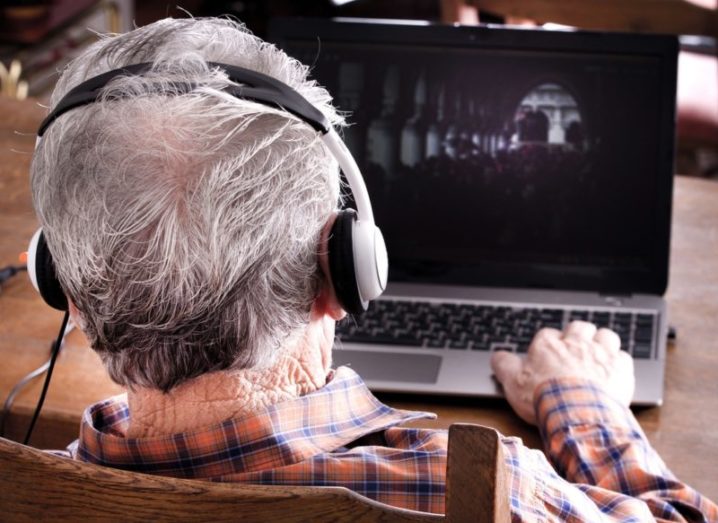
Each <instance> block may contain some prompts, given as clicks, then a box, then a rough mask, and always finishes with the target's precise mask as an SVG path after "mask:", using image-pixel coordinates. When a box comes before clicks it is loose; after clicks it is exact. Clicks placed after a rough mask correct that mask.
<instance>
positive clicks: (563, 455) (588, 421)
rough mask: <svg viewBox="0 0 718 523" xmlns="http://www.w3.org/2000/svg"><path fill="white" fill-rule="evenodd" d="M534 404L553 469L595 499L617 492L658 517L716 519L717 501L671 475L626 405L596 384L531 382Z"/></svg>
mask: <svg viewBox="0 0 718 523" xmlns="http://www.w3.org/2000/svg"><path fill="white" fill-rule="evenodd" d="M534 407H535V409H536V419H537V420H538V425H539V429H540V430H541V436H542V438H543V441H544V444H545V446H546V453H547V455H548V457H549V459H550V460H551V462H552V463H553V465H554V466H555V468H556V470H557V471H558V472H559V473H560V474H561V475H562V476H563V477H564V478H566V479H567V480H568V481H570V482H572V483H576V484H583V485H584V486H585V487H584V488H583V489H582V490H584V492H586V494H588V495H589V496H590V497H593V498H594V501H596V502H597V504H600V499H597V498H601V497H602V496H603V495H604V494H605V493H608V492H618V493H621V494H625V495H627V496H631V497H633V498H637V499H640V500H642V501H643V502H645V504H646V505H647V506H648V508H649V509H650V511H651V513H652V514H653V516H654V517H655V518H657V519H660V520H666V521H708V522H718V506H716V504H715V503H713V502H711V501H710V500H709V499H707V498H706V497H704V496H703V495H701V494H700V493H699V492H697V491H696V490H695V489H693V488H691V487H690V486H688V485H686V484H685V483H683V482H681V481H680V480H679V479H678V478H676V477H675V475H674V474H673V473H672V472H671V471H670V470H669V469H668V467H667V466H666V464H665V463H664V462H663V460H662V459H661V458H660V456H659V455H658V453H657V452H656V451H655V450H654V449H653V447H651V445H650V443H649V442H648V439H647V438H646V435H645V434H644V433H643V430H641V427H640V426H639V424H638V422H637V420H636V418H635V417H634V416H633V414H632V413H631V411H630V410H629V409H628V408H626V407H625V406H623V405H621V404H620V403H619V402H618V401H617V400H616V399H614V398H613V397H612V396H611V395H610V394H608V393H607V392H606V391H605V390H603V389H602V388H601V387H599V386H597V385H595V384H594V383H592V382H590V381H588V380H585V379H580V378H562V379H558V380H549V381H547V382H545V383H543V384H541V385H540V386H539V387H537V389H536V391H535V394H534Z"/></svg>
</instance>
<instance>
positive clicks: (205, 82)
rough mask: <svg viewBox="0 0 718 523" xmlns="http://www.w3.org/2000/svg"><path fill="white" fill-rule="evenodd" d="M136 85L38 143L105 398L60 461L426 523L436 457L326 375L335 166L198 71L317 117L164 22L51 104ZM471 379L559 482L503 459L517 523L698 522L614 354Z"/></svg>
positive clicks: (390, 417) (308, 85) (77, 72)
mask: <svg viewBox="0 0 718 523" xmlns="http://www.w3.org/2000/svg"><path fill="white" fill-rule="evenodd" d="M141 62H151V63H152V64H153V65H152V68H151V69H150V70H149V71H146V72H145V73H142V74H133V75H129V74H128V75H124V76H121V77H118V78H116V79H114V80H113V81H112V82H111V83H110V84H109V85H108V86H107V87H106V88H105V91H104V93H103V95H102V97H101V99H100V100H98V101H97V102H96V103H92V104H89V105H87V106H83V107H78V108H75V109H72V110H71V111H69V112H67V114H64V115H62V116H60V117H59V118H58V119H57V120H56V121H54V122H53V123H52V125H51V126H50V127H49V128H48V130H47V132H46V133H45V135H44V137H43V139H42V141H41V142H40V144H39V146H38V149H37V151H36V154H35V158H34V162H33V167H32V187H33V196H34V201H35V206H36V208H37V211H38V215H39V216H40V220H41V222H42V227H43V230H44V234H45V236H46V238H47V242H48V245H49V247H50V249H51V251H52V253H53V255H54V259H55V266H56V270H57V273H58V276H59V280H60V282H61V284H62V289H63V290H64V292H65V294H66V295H67V297H68V300H69V308H70V312H71V315H72V318H73V320H74V322H75V323H76V324H77V325H79V326H80V327H81V328H82V330H83V331H84V332H85V334H86V335H87V337H88V339H89V340H90V342H91V344H92V347H93V349H94V350H96V351H97V352H98V354H99V355H100V356H101V357H102V360H103V362H104V363H105V365H106V367H107V370H108V372H109V374H110V376H111V377H112V379H113V380H115V381H116V382H117V383H119V384H121V385H124V386H126V387H127V395H126V397H125V396H122V397H116V398H110V399H108V400H106V401H104V402H101V403H98V404H96V405H93V406H90V407H89V408H88V409H87V412H86V413H85V416H84V419H83V423H82V427H81V430H80V438H79V440H78V441H77V442H76V443H75V444H74V445H73V446H71V453H72V455H73V456H74V457H75V458H76V459H81V460H85V461H89V462H93V463H97V464H100V465H106V466H112V467H118V468H124V469H130V470H136V471H143V472H149V473H155V474H166V475H171V476H177V477H185V478H202V479H212V480H217V481H234V482H251V483H265V484H307V485H341V486H345V487H348V488H350V489H352V490H355V491H357V492H359V493H361V494H364V495H366V496H369V497H371V498H374V499H376V500H378V501H383V502H386V503H390V504H394V505H398V506H402V507H407V508H411V509H417V510H424V511H432V512H442V511H443V510H444V485H445V473H446V433H445V432H443V431H434V430H427V429H409V428H402V427H401V425H402V423H404V422H405V421H407V420H412V419H417V418H422V417H427V416H428V414H426V413H421V412H408V411H399V410H395V409H392V408H390V407H388V406H386V405H383V404H382V403H380V402H379V401H378V400H377V399H376V398H374V397H373V396H372V395H371V393H370V392H369V391H368V390H367V388H366V387H365V386H364V384H363V383H362V381H361V378H360V377H359V376H357V375H356V374H355V373H354V372H353V371H351V370H350V369H348V368H339V369H336V370H332V369H331V349H332V343H333V337H334V324H335V321H337V320H339V319H341V318H342V317H343V316H344V314H345V312H344V311H343V309H342V306H341V305H340V302H339V301H338V299H337V296H336V294H335V291H334V288H333V287H332V284H331V283H330V282H331V280H330V277H329V267H328V263H327V237H328V235H329V230H330V226H331V224H332V221H333V219H334V216H335V212H336V211H337V204H338V201H339V176H338V169H337V164H336V162H335V160H334V158H333V157H332V155H331V154H330V153H329V151H328V150H327V149H326V147H325V145H324V143H323V142H322V141H321V140H320V139H319V138H318V136H317V133H316V131H315V130H314V129H312V128H311V127H310V126H309V125H307V124H306V123H305V122H303V121H301V120H300V119H298V118H296V117H295V116H293V115H292V114H289V113H288V112H284V111H282V110H279V109H276V108H272V107H270V106H267V105H264V104H260V103H256V102H255V101H250V100H243V99H239V98H235V97H233V96H230V95H229V94H228V93H227V89H229V88H230V87H231V85H232V82H231V81H230V80H229V79H228V78H227V75H226V74H225V72H224V71H223V70H222V69H221V68H218V67H215V66H212V65H210V62H219V63H225V64H234V65H238V66H242V67H245V68H248V69H252V70H255V71H259V72H262V73H264V74H267V75H269V76H272V77H274V78H276V79H278V80H280V81H282V82H284V83H285V84H288V85H289V86H291V87H293V88H294V89H295V90H297V91H298V92H299V93H301V94H302V95H303V96H304V97H305V98H307V99H308V100H309V101H310V102H312V103H313V104H314V105H315V106H316V107H317V108H318V109H319V110H320V111H321V112H322V113H323V114H324V115H325V117H326V118H327V119H328V120H329V121H330V122H331V123H333V124H335V125H339V124H341V118H340V117H339V116H338V115H337V113H336V111H335V110H334V108H333V107H332V106H331V98H330V97H329V95H328V93H327V92H326V91H325V90H324V89H323V88H321V87H320V86H318V85H316V84H315V83H314V82H312V81H310V80H308V79H307V71H306V69H305V68H304V67H302V66H301V65H300V64H299V63H298V62H296V61H294V60H292V59H290V58H289V57H287V56H286V55H285V54H284V53H282V52H281V51H279V50H277V49H276V48H274V47H272V46H270V45H267V44H265V43H264V42H262V41H260V40H259V39H257V38H255V37H253V36H251V35H250V34H248V33H247V32H246V31H245V30H244V29H243V28H242V27H240V26H238V25H237V24H235V23H232V22H229V21H226V20H202V19H195V20H163V21H160V22H157V23H155V24H152V25H150V26H147V27H143V28H140V29H137V30H135V31H132V32H130V33H127V34H124V35H120V36H116V37H112V38H106V39H102V40H101V41H99V42H98V43H97V44H95V45H93V46H92V47H91V48H90V49H89V50H88V51H86V52H85V53H84V54H83V55H81V56H80V57H79V58H77V59H76V60H75V61H74V62H73V63H72V64H71V65H70V66H69V67H68V69H67V70H66V71H65V72H64V74H63V75H62V77H61V79H60V81H59V83H58V85H57V88H56V90H55V93H54V95H53V98H52V104H53V106H54V105H56V104H57V103H58V101H59V100H60V99H61V98H62V97H63V96H64V95H65V94H66V93H67V92H68V91H69V90H70V89H71V88H73V87H74V86H76V85H77V84H79V83H81V82H83V81H84V80H86V79H88V78H90V77H94V76H97V75H99V74H101V73H103V72H106V71H109V70H113V69H118V68H122V67H125V66H128V65H131V64H136V63H141ZM177 85H184V86H187V85H189V86H191V88H189V89H188V88H182V89H175V88H174V86H177ZM493 364H494V370H495V373H496V375H497V377H498V379H499V380H500V381H501V382H502V383H503V384H504V387H505V390H506V393H507V397H508V400H509V402H510V403H511V405H512V406H513V407H514V409H515V410H516V411H517V413H518V414H519V415H520V416H521V417H522V418H523V419H525V420H526V421H528V422H530V423H535V424H537V425H538V426H539V428H540V430H541V433H542V435H543V437H544V440H545V442H546V449H547V453H548V457H549V459H550V460H551V461H552V462H553V464H554V465H555V466H556V470H558V471H559V472H560V473H561V474H562V475H563V478H562V477H561V476H559V474H558V473H557V472H556V471H555V470H554V469H553V468H552V466H551V465H550V464H549V462H548V461H547V460H546V457H545V455H544V454H543V453H540V452H538V451H533V450H530V449H527V448H526V447H524V446H523V445H522V444H521V442H520V441H518V440H516V439H513V438H504V440H503V443H504V446H505V451H506V455H507V466H508V468H509V470H510V474H511V480H510V485H511V510H512V512H513V516H514V519H515V520H516V521H536V520H540V521H543V520H553V519H572V520H577V519H581V520H586V521H618V520H620V521H624V520H625V521H628V520H630V521H639V520H640V521H644V520H651V519H653V518H657V519H661V520H669V521H685V520H691V521H701V520H713V521H716V520H718V509H717V508H716V506H715V505H714V504H713V503H711V502H710V501H708V500H707V499H705V498H703V497H702V496H701V495H700V494H698V493H697V492H696V491H694V490H693V489H691V488H690V487H688V486H686V485H685V484H683V483H681V482H680V481H679V480H678V479H676V478H675V477H674V476H673V475H672V474H671V472H670V471H669V470H668V469H667V468H666V466H665V465H664V464H663V462H662V461H661V459H660V458H659V457H658V455H657V454H656V453H655V451H654V450H653V449H652V448H651V446H650V445H649V443H648V441H647V440H646V438H645V436H644V435H643V433H642V431H641V429H640V427H639V426H638V424H637V422H636V420H635V419H634V418H633V416H632V415H631V412H630V411H629V410H628V408H627V406H628V404H629V402H630V400H631V396H632V392H633V369H632V365H631V360H630V358H629V357H628V356H627V355H626V354H625V353H624V352H622V351H620V350H619V340H618V337H617V336H616V335H615V334H614V333H612V332H610V331H608V330H603V329H602V330H599V331H596V328H595V327H594V326H593V325H591V324H588V323H581V322H574V323H572V324H571V325H569V326H568V327H567V329H566V330H565V331H564V332H559V331H554V330H544V331H542V332H540V333H539V334H538V336H537V337H536V339H535V340H534V342H533V344H532V346H531V349H530V350H529V354H528V356H527V357H526V358H525V359H519V358H517V357H515V356H513V355H511V354H506V353H497V354H496V355H495V358H494V360H493ZM370 434H371V435H373V438H372V441H373V443H376V442H377V441H379V442H381V445H376V444H373V445H368V444H367V440H366V438H364V436H367V435H370ZM564 478H565V479H564Z"/></svg>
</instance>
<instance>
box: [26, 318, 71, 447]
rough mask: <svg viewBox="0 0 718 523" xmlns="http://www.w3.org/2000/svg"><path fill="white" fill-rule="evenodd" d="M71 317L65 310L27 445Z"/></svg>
mask: <svg viewBox="0 0 718 523" xmlns="http://www.w3.org/2000/svg"><path fill="white" fill-rule="evenodd" d="M69 319H70V313H69V312H65V317H64V318H62V326H61V327H60V332H59V333H58V335H57V340H56V341H55V346H54V347H53V348H52V355H51V356H50V366H49V367H48V369H47V376H45V383H44V385H43V386H42V392H41V393H40V399H39V400H38V401H37V407H35V414H33V416H32V421H31V422H30V426H29V427H28V429H27V434H26V435H25V441H23V444H24V445H27V444H28V443H29V442H30V436H32V429H34V428H35V423H36V422H37V418H38V416H40V411H41V410H42V404H43V403H45V394H47V388H48V387H49V386H50V378H51V377H52V370H53V369H54V368H55V362H56V361H57V355H58V354H59V353H60V346H61V345H62V339H63V338H64V337H65V327H66V326H67V321H68V320H69Z"/></svg>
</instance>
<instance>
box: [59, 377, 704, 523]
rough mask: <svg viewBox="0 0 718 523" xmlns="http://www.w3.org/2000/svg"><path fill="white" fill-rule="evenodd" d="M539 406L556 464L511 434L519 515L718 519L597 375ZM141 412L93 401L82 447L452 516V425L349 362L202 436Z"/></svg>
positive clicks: (105, 461) (551, 392)
mask: <svg viewBox="0 0 718 523" xmlns="http://www.w3.org/2000/svg"><path fill="white" fill-rule="evenodd" d="M535 406H536V412H537V414H538V420H539V428H540V430H541V434H542V436H543V438H544V441H545V443H546V451H547V455H548V459H549V460H550V461H551V463H553V464H554V466H555V469H554V467H552V466H551V464H550V463H549V461H548V460H547V458H546V455H545V454H544V453H542V452H540V451H537V450H531V449H528V448H527V447H525V446H523V445H522V444H521V441H520V440H519V439H517V438H508V437H505V438H503V444H504V449H505V456H506V465H507V467H508V471H509V474H510V480H509V481H510V483H509V484H510V489H511V493H510V497H511V500H510V502H511V510H512V513H513V521H553V520H566V519H568V520H582V521H591V522H601V521H652V520H653V519H654V518H655V519H657V520H659V521H712V522H718V507H716V505H715V504H713V503H712V502H711V501H709V500H707V499H706V498H704V497H703V496H701V495H700V494H699V493H698V492H696V491H695V490H693V489H692V488H690V487H689V486H687V485H685V484H684V483H681V482H680V481H679V480H678V479H676V477H675V476H674V475H673V474H672V473H671V472H670V471H669V470H668V468H667V467H666V465H665V464H664V463H663V461H662V460H661V459H660V457H659V456H658V455H657V454H656V452H655V451H654V450H653V449H652V448H651V446H650V444H649V443H648V441H647V439H646V437H645V435H644V434H643V432H642V431H641V429H640V427H639V426H638V423H637V422H636V420H635V418H634V417H633V415H632V414H631V412H630V411H629V410H628V409H626V408H624V407H622V406H621V405H619V404H618V403H617V402H616V401H615V400H614V399H613V398H612V397H611V396H609V395H608V394H606V393H605V392H604V391H602V390H601V389H599V388H597V387H595V386H594V385H592V384H591V383H590V382H586V381H583V380H580V379H562V380H553V381H549V382H546V383H545V384H543V385H542V386H541V387H540V388H539V389H538V390H537V391H536V395H535ZM129 415H130V414H129V411H128V408H127V403H126V401H125V398H124V397H123V396H117V397H115V398H110V399H108V400H106V401H104V402H101V403H98V404H95V405H93V406H91V407H89V408H88V409H87V411H86V412H85V414H84V418H83V421H82V426H81V430H80V439H79V440H78V441H77V442H75V443H74V444H73V445H71V446H70V448H69V449H68V450H69V451H70V454H71V455H72V456H73V457H75V458H76V459H80V460H83V461H88V462H91V463H96V464H100V465H106V466H110V467H116V468H121V469H126V470H133V471H138V472H145V473H150V474H161V475H167V476H174V477H178V478H199V479H206V480H211V481H228V482H242V483H254V484H271V485H315V486H324V485H332V486H343V487H347V488H349V489H351V490H354V491H356V492H358V493H360V494H363V495H364V496H367V497H369V498H372V499H375V500H377V501H380V502H383V503H388V504H391V505H396V506H399V507H405V508H410V509H414V510H421V511H427V512H438V513H441V512H443V511H444V485H445V474H446V445H447V433H446V431H441V430H430V429H415V428H404V427H401V426H400V425H401V424H403V423H404V422H407V421H409V420H415V419H421V418H429V417H433V415H432V414H429V413H425V412H411V411H404V410H397V409H393V408H391V407H388V406H386V405H384V404H382V403H381V402H379V401H378V400H377V399H376V398H375V397H374V396H373V395H372V394H371V393H370V392H369V390H368V389H367V387H366V386H365V385H364V383H363V382H362V380H361V378H360V377H359V376H358V375H357V374H356V373H354V372H353V371H352V370H350V369H349V368H346V367H341V368H339V369H337V370H336V371H335V373H334V376H333V377H332V379H331V380H330V381H329V382H328V383H327V385H326V386H325V387H323V388H322V389H321V390H318V391H316V392H314V393H312V394H308V395H306V396H303V397H300V398H297V399H295V400H291V401H285V402H282V403H279V404H276V405H272V406H270V407H267V408H265V409H263V410H260V411H258V412H254V413H251V414H246V415H243V416H241V417H239V418H236V419H231V420H227V421H225V422H223V423H221V424H218V425H214V426H210V427H206V428H203V429H199V430H195V431H192V432H186V433H181V434H172V435H169V436H160V437H151V438H137V439H130V438H126V437H124V433H125V431H126V428H127V425H128V421H129ZM377 440H378V442H379V444H377ZM557 471H558V473H557ZM559 474H560V475H559ZM564 478H565V479H564Z"/></svg>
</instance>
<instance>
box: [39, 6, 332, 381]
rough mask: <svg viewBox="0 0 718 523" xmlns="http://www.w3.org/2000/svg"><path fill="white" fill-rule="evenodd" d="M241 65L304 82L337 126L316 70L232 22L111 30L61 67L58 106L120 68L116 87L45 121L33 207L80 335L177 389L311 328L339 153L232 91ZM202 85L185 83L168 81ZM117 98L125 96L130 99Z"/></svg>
mask: <svg viewBox="0 0 718 523" xmlns="http://www.w3.org/2000/svg"><path fill="white" fill-rule="evenodd" d="M210 61H211V62H221V63H228V64H232V65H239V66H242V67H245V68H248V69H253V70H256V71H259V72H262V73H265V74H268V75H270V76H273V77H275V78H277V79H279V80H281V81H283V82H284V83H286V84H288V85H290V86H291V87H293V88H294V89H296V90H297V91H299V92H300V93H301V94H302V95H303V96H304V97H305V98H307V99H308V100H309V101H310V102H312V103H313V104H314V105H315V106H317V107H318V108H319V109H320V110H321V111H322V112H323V113H324V114H325V115H326V116H327V117H328V118H329V119H330V121H331V122H333V123H339V121H340V117H339V116H337V114H336V112H335V111H334V109H333V108H332V107H331V105H330V101H331V99H330V97H329V94H328V93H327V92H326V90H324V89H323V88H321V87H319V86H317V85H315V84H314V83H313V82H310V81H307V79H306V74H307V71H306V68H305V67H303V66H301V65H300V64H299V63H298V62H296V61H295V60H292V59H290V58H289V57H287V56H286V55H285V54H284V53H282V52H281V51H279V50H277V49H276V48H274V47H272V46H269V45H268V44H266V43H264V42H262V41H261V40H259V39H257V38H256V37H254V36H252V35H250V34H248V33H247V32H246V31H245V30H244V29H243V28H242V27H241V26H239V25H238V24H236V23H233V22H230V21H228V20H219V19H186V20H169V19H168V20H162V21H159V22H156V23H154V24H152V25H149V26H146V27H142V28H139V29H136V30H134V31H132V32H130V33H127V34H123V35H119V36H116V37H111V38H105V39H102V40H100V41H99V42H97V43H96V44H94V45H93V46H92V47H91V48H89V49H88V50H87V51H86V52H85V53H83V54H82V55H81V56H80V57H79V58H77V59H76V60H75V61H74V62H73V63H72V64H71V65H70V66H69V67H68V68H67V70H66V71H65V72H64V73H63V75H62V77H61V78H60V80H59V82H58V84H57V87H56V89H55V92H54V93H53V97H52V105H53V106H54V105H55V104H57V102H58V101H59V100H60V99H61V98H62V97H63V96H64V95H65V94H66V93H67V91H68V90H70V89H71V88H72V87H74V86H76V85H77V84H79V83H80V82H82V81H83V80H86V79H88V78H90V77H93V76H96V75H98V74H100V73H103V72H105V71H108V70H112V69H117V68H120V67H122V66H125V65H129V64H134V63H140V62H152V63H153V64H154V65H153V68H152V70H151V71H150V72H148V73H145V74H143V75H142V76H141V77H140V76H125V77H121V78H117V79H116V80H113V81H112V82H111V83H110V84H109V85H108V87H107V88H106V90H105V92H104V94H103V99H102V100H101V101H100V102H98V103H94V104H90V105H88V106H85V107H82V108H78V109H74V110H72V111H70V112H68V113H67V114H66V115H63V116H62V117H60V118H59V119H58V120H57V121H56V122H55V123H53V124H52V126H51V127H50V128H49V129H48V131H47V133H46V134H45V135H44V137H43V139H42V141H41V143H40V146H39V147H38V149H37V151H36V153H35V157H34V160H33V166H32V190H33V198H34V203H35V207H36V209H37V212H38V215H39V217H40V221H41V224H42V227H43V230H44V232H45V235H46V237H47V240H48V244H49V246H50V248H51V250H52V252H53V257H54V260H55V264H56V269H57V272H58V276H59V278H60V281H61V283H62V285H63V288H64V290H65V292H66V294H67V295H68V298H69V299H70V301H71V302H72V303H73V304H74V305H75V306H76V307H77V309H78V310H79V312H80V314H81V316H82V319H83V323H84V325H83V330H84V331H85V333H86V334H87V336H88V337H89V339H90V342H91V344H92V346H93V348H94V349H95V350H96V351H97V352H98V353H99V354H100V356H101V357H102V359H103V361H104V362H105V364H106V366H107V368H108V370H109V373H110V376H111V377H112V378H113V379H114V380H115V381H116V382H118V383H120V384H123V385H127V386H132V385H141V386H147V387H153V388H159V389H162V390H169V389H170V388H172V387H174V386H175V385H177V384H179V383H181V382H182V381H184V380H187V379H189V378H192V377H195V376H198V375H200V374H204V373H206V372H210V371H214V370H221V369H227V368H242V367H251V366H257V365H262V364H266V363H268V362H270V361H271V360H272V359H273V358H274V357H275V356H276V353H277V351H278V349H279V348H280V347H281V346H282V345H283V344H284V343H285V342H286V341H287V339H288V338H289V337H290V336H292V335H293V334H295V333H298V332H299V331H300V330H301V328H302V327H303V326H304V325H305V324H306V323H307V321H308V318H309V311H310V307H311V304H312V301H313V299H314V298H315V296H316V292H317V289H318V285H319V279H320V278H321V272H320V271H319V269H318V265H317V249H318V245H319V237H320V233H321V230H322V228H323V226H324V225H325V223H326V222H327V220H328V219H329V216H330V215H331V213H332V211H334V209H335V207H336V205H337V203H338V197H339V177H338V170H337V166H336V162H335V161H334V159H333V158H332V157H331V155H330V153H329V152H328V151H327V150H326V149H325V147H324V145H323V144H322V142H321V140H320V139H319V138H318V135H317V133H316V132H315V131H314V130H313V129H312V128H311V127H310V126H308V125H307V124H306V123H304V122H302V121H300V120H298V119H296V118H294V117H292V116H291V115H289V114H288V113H285V112H282V111H280V110H278V109H277V110H275V109H272V108H269V107H267V106H265V105H260V104H257V103H254V102H249V101H246V100H238V99H236V98H233V97H231V96H229V95H227V94H226V93H225V92H223V90H222V89H223V88H224V87H226V86H227V85H229V84H230V81H229V80H228V79H227V76H226V74H225V73H224V72H223V71H221V70H218V69H216V68H212V67H210V66H208V65H207V62H210ZM170 82H191V83H193V84H194V85H196V86H197V87H196V88H195V89H194V90H193V91H192V92H191V93H190V94H183V95H167V94H161V91H162V85H163V84H164V85H167V84H168V83H170ZM120 95H121V96H120Z"/></svg>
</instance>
